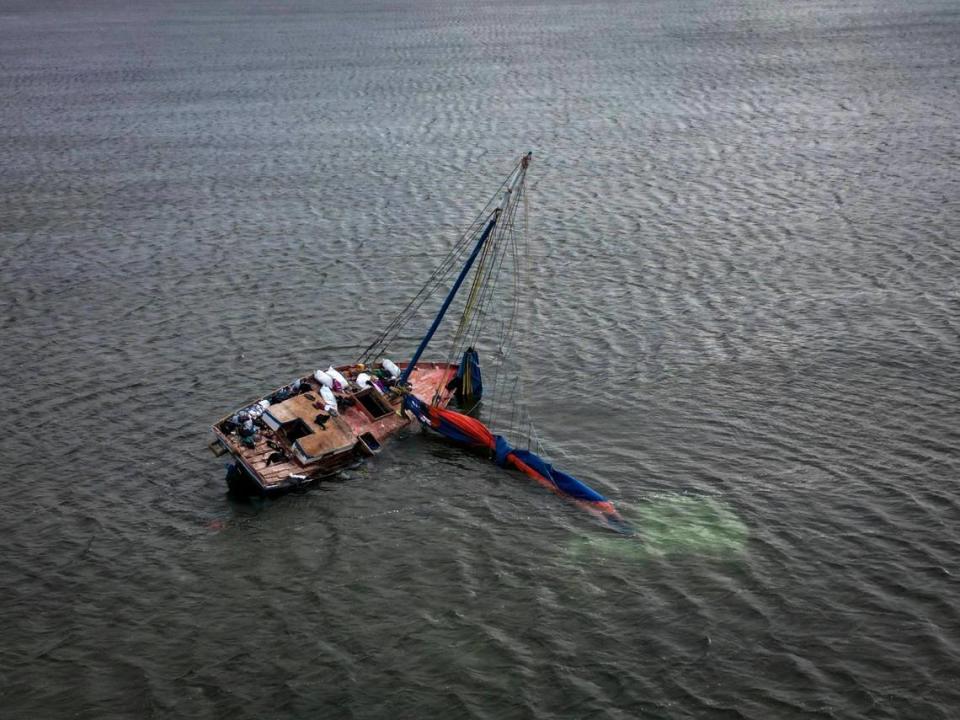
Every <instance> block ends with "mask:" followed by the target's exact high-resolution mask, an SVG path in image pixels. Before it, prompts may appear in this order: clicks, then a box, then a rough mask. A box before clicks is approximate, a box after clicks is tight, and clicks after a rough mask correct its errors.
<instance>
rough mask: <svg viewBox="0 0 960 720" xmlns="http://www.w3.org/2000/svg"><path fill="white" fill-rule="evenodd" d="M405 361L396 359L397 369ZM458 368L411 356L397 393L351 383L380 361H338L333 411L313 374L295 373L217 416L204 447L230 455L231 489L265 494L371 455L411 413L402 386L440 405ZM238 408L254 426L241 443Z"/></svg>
mask: <svg viewBox="0 0 960 720" xmlns="http://www.w3.org/2000/svg"><path fill="white" fill-rule="evenodd" d="M406 367H407V364H406V363H402V364H400V368H401V369H403V370H405V369H406ZM458 367H459V366H458V365H457V364H451V363H435V362H421V363H417V366H416V367H415V368H414V369H413V370H412V372H411V373H410V376H409V380H408V383H409V386H408V387H406V388H405V392H404V393H401V392H391V391H389V390H388V391H387V392H382V391H381V390H380V389H379V388H378V387H377V386H376V385H371V384H368V385H367V386H366V387H360V386H359V385H358V384H357V378H358V377H359V376H360V375H361V373H367V374H370V373H371V371H376V370H383V366H382V364H376V365H374V366H365V365H357V364H354V365H342V366H340V367H338V368H336V369H337V370H338V371H339V372H340V373H341V374H342V375H343V376H344V377H345V378H346V379H347V381H348V385H347V387H343V388H340V389H338V390H335V391H334V396H335V397H336V400H337V406H338V410H337V414H330V413H327V412H325V411H324V409H323V408H324V406H325V403H324V401H323V399H322V396H321V383H320V381H319V380H317V379H316V378H315V377H314V376H313V375H307V376H305V377H301V378H298V379H297V380H295V381H294V382H292V383H290V385H286V386H284V387H281V388H277V389H276V390H274V391H273V392H271V393H269V394H268V395H266V396H264V397H262V398H257V399H256V400H254V401H251V402H249V403H247V404H246V405H244V406H243V407H241V408H238V409H237V410H236V411H234V412H232V413H230V414H229V415H227V416H226V417H223V418H221V419H220V420H219V421H218V422H217V423H216V424H215V425H214V426H213V434H214V436H215V438H216V439H215V440H214V441H213V443H211V450H213V452H214V453H215V454H217V455H223V454H225V453H230V455H232V456H233V459H234V465H233V467H232V468H231V469H230V471H229V472H228V474H227V482H228V484H229V485H230V488H231V489H232V490H234V491H235V492H238V493H243V494H250V493H257V494H271V493H278V492H283V491H286V490H290V489H293V488H297V487H300V486H303V485H306V484H308V483H312V482H315V481H317V480H320V479H321V478H324V477H329V476H331V475H333V474H335V473H337V472H338V471H340V470H343V469H344V468H347V467H350V466H352V465H354V464H356V463H357V462H358V461H361V460H363V458H365V457H368V456H371V455H376V454H377V453H379V452H380V450H381V448H382V447H383V445H384V443H385V442H386V441H387V440H388V439H389V438H391V437H392V436H394V435H396V434H397V433H399V432H400V431H401V430H403V429H404V428H406V427H407V426H408V425H410V423H411V422H413V420H411V419H410V418H409V417H408V416H407V415H406V414H405V413H403V409H402V405H403V398H404V394H405V393H410V394H412V395H414V396H415V397H417V398H419V399H420V400H422V401H423V402H425V403H428V404H433V405H434V406H435V407H446V406H447V405H448V404H449V403H450V400H451V398H453V397H454V394H455V392H454V389H453V388H452V387H451V382H452V381H453V380H455V378H456V375H457V369H458ZM293 388H296V389H295V390H294V389H293ZM278 398H282V399H279V401H276V400H277V399H278ZM244 414H246V415H248V416H255V417H254V418H253V422H254V423H255V428H256V429H255V433H254V434H253V435H252V436H250V438H249V439H248V440H247V442H244V438H243V437H242V436H241V427H240V422H238V417H240V416H243V415H244Z"/></svg>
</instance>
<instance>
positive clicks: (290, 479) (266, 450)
mask: <svg viewBox="0 0 960 720" xmlns="http://www.w3.org/2000/svg"><path fill="white" fill-rule="evenodd" d="M530 157H531V154H530V153H527V154H526V155H524V156H523V157H522V158H521V159H520V161H519V162H518V163H517V165H516V166H515V167H514V169H513V171H511V173H510V175H509V176H508V177H507V179H506V180H505V181H504V183H503V184H502V185H501V186H500V189H499V190H498V191H497V192H496V193H495V194H494V197H493V198H492V199H491V200H490V201H488V203H487V206H486V207H485V208H484V210H483V211H482V212H481V213H480V215H478V216H477V219H475V220H474V222H473V223H471V225H470V226H469V228H468V230H467V231H466V232H465V233H464V234H463V236H462V237H461V238H460V239H459V240H458V242H457V243H456V244H455V245H454V247H453V248H452V250H451V251H450V252H449V253H448V254H447V256H446V257H445V258H444V259H443V260H442V262H441V263H440V265H439V266H438V268H437V269H436V270H435V271H434V272H433V274H432V275H431V276H430V278H429V279H428V280H427V284H426V285H425V286H424V288H422V289H421V291H420V292H419V293H418V294H417V296H416V297H414V299H413V300H412V301H411V302H410V303H409V304H408V305H407V306H406V307H405V308H403V309H402V310H401V311H400V313H399V314H398V315H397V317H396V318H394V319H393V321H392V322H391V323H390V324H389V325H388V326H387V328H386V329H385V330H384V331H383V332H381V333H380V335H379V336H378V337H377V338H376V339H375V340H374V341H373V342H372V343H371V344H370V345H369V346H368V347H367V348H366V350H365V351H364V352H363V353H362V354H361V356H360V358H358V360H357V362H355V363H353V364H350V365H341V366H339V367H338V368H335V370H336V371H337V372H339V373H340V374H341V375H342V378H341V380H342V382H341V381H340V380H335V381H334V382H333V383H332V384H331V382H329V378H327V377H325V376H324V374H323V372H321V371H317V372H316V373H315V374H314V375H307V376H304V377H300V378H297V380H295V381H294V382H292V383H291V384H290V385H287V386H284V387H282V388H278V389H277V390H274V391H273V392H272V393H270V394H269V395H266V396H264V397H262V398H258V399H257V400H254V401H251V402H249V403H247V404H246V405H244V406H243V407H241V408H240V409H238V410H236V411H234V412H232V413H230V414H229V415H227V416H226V417H223V418H221V419H220V420H219V421H218V422H217V423H215V424H214V426H213V434H214V440H213V442H212V443H210V449H211V450H212V451H213V452H214V454H216V455H218V456H219V455H223V454H226V453H229V454H230V455H232V456H233V459H234V464H233V465H232V466H231V467H230V470H229V471H228V473H227V482H228V484H229V485H230V487H231V489H233V490H235V491H239V492H251V491H252V492H257V493H275V492H281V491H284V490H289V489H291V488H295V487H299V486H302V485H305V484H308V483H311V482H313V481H316V480H319V479H321V478H324V477H328V476H330V475H333V474H335V473H336V472H338V471H339V470H342V469H344V468H346V467H349V466H350V465H352V464H354V463H356V462H357V461H359V460H362V459H363V458H364V457H365V456H369V455H375V454H377V453H378V452H380V450H381V448H382V447H383V445H384V443H385V442H386V441H387V440H388V439H389V438H391V437H392V436H394V435H396V434H397V433H399V432H400V431H401V430H403V429H404V428H405V427H407V426H408V425H409V424H410V423H411V422H412V421H413V419H414V418H413V416H412V415H408V414H407V413H406V410H405V405H404V399H405V398H406V399H410V398H416V399H418V400H420V401H422V402H423V403H424V404H426V405H429V406H431V407H435V408H440V409H443V408H446V407H447V405H448V404H449V403H450V401H451V398H453V397H455V396H457V397H458V398H459V399H460V401H461V403H464V404H470V405H473V404H475V403H476V402H478V401H479V400H480V396H481V393H482V382H481V379H480V370H479V364H478V359H477V353H476V351H475V350H474V349H473V347H472V346H470V343H471V341H472V340H475V339H476V338H477V337H478V333H479V329H478V328H479V325H478V319H481V318H482V317H483V316H484V314H485V311H486V304H487V302H488V301H489V298H490V293H489V291H490V288H491V287H492V286H493V281H495V280H496V277H497V276H499V274H500V270H501V267H502V265H503V258H504V256H505V254H506V253H507V251H508V249H511V246H510V244H509V241H511V240H512V239H513V223H514V216H515V214H516V211H517V207H518V205H519V203H520V198H521V196H522V191H523V183H524V179H525V177H526V172H527V168H528V166H529V163H530ZM512 250H513V251H514V253H515V252H516V248H515V246H513V247H512ZM474 266H475V271H474V273H473V279H472V281H471V285H470V291H469V294H468V297H467V299H466V301H465V303H464V307H463V310H462V314H461V317H460V323H459V325H458V327H457V330H456V334H455V336H454V341H453V349H452V351H451V355H450V357H451V358H455V357H457V356H459V355H461V354H462V358H463V359H462V360H461V361H460V362H459V363H454V362H420V356H421V355H422V354H423V352H424V350H425V349H426V348H427V345H428V344H429V343H430V340H431V339H432V338H433V336H434V334H435V333H436V331H437V328H438V327H439V326H440V323H441V321H442V320H443V318H444V315H445V314H446V313H447V310H448V309H449V308H450V305H451V303H452V302H453V299H454V297H455V296H456V295H457V292H458V291H459V289H460V287H461V285H463V283H464V281H465V280H466V278H467V276H468V275H469V273H470V271H471V268H474ZM458 270H459V272H457V271H458ZM454 273H457V274H456V278H455V280H454V281H453V284H452V286H451V287H450V290H449V292H448V293H447V295H446V297H445V299H444V301H443V304H442V305H441V307H440V310H439V312H438V313H437V315H436V317H435V318H434V320H433V323H432V324H431V326H430V328H429V329H428V330H427V333H426V335H425V336H424V337H423V339H422V340H421V341H420V344H419V346H418V347H417V349H416V351H415V352H414V353H413V356H412V357H411V359H410V361H409V362H406V363H401V364H400V365H395V364H393V363H392V362H391V363H389V366H388V367H385V365H388V364H387V363H386V361H385V360H384V359H383V357H384V353H385V351H386V349H387V347H389V346H391V344H392V343H396V342H397V337H398V334H399V332H400V329H401V328H402V327H403V326H404V325H405V324H406V323H407V322H408V321H410V320H411V318H412V317H413V314H414V313H415V312H416V310H417V309H418V308H419V307H420V306H421V305H423V303H424V302H425V301H426V300H427V299H429V297H430V296H431V294H433V293H434V292H436V291H437V290H438V289H439V288H440V287H441V286H442V284H443V282H444V281H445V280H446V279H447V278H452V277H453V275H454ZM411 308H412V311H411ZM371 373H375V374H379V375H380V376H381V377H380V378H379V379H378V380H374V381H372V382H371V380H370V377H369V376H370V374H371ZM458 378H459V382H457V380H458ZM324 394H325V395H326V397H324Z"/></svg>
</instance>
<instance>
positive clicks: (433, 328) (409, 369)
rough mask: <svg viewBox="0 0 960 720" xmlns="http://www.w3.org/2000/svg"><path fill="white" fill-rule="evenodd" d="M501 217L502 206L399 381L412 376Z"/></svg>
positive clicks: (495, 213) (478, 241)
mask: <svg viewBox="0 0 960 720" xmlns="http://www.w3.org/2000/svg"><path fill="white" fill-rule="evenodd" d="M499 218H500V208H497V209H496V210H494V211H493V217H491V218H490V222H489V223H487V227H486V228H484V231H483V234H482V235H481V236H480V239H479V240H477V244H476V245H475V246H474V248H473V252H472V253H470V257H469V258H467V263H466V265H464V266H463V269H462V270H461V271H460V276H459V277H458V278H457V281H456V282H455V283H454V284H453V287H452V288H450V293H449V294H448V295H447V299H446V300H444V301H443V305H442V306H441V307H440V312H439V313H437V317H436V318H434V320H433V325H431V326H430V329H429V330H427V334H426V335H425V336H424V338H423V340H421V341H420V347H418V348H417V351H416V352H415V353H414V354H413V358H412V359H411V360H410V362H409V363H407V367H405V368H404V370H403V373H402V374H401V375H400V379H399V380H398V383H399V384H400V385H404V384H406V382H407V379H408V378H409V377H410V373H412V372H413V368H414V367H415V366H416V364H417V360H419V359H420V356H421V355H422V354H423V351H424V350H425V349H426V347H427V343H429V342H430V339H431V338H432V337H433V334H434V333H435V332H436V331H437V328H438V327H440V321H441V320H443V316H444V315H445V314H446V312H447V308H449V307H450V303H451V302H453V297H454V295H456V294H457V290H459V289H460V286H461V285H463V280H464V278H466V277H467V273H468V272H470V267H471V266H472V265H473V261H474V260H476V259H477V255H479V254H480V248H482V247H483V244H484V243H485V242H486V241H487V238H488V237H490V233H491V232H493V228H494V226H495V225H496V224H497V220H498V219H499Z"/></svg>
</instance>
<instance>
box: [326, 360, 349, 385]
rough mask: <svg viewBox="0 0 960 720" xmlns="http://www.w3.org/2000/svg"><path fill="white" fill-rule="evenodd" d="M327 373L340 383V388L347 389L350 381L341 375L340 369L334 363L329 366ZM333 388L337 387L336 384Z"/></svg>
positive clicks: (335, 381)
mask: <svg viewBox="0 0 960 720" xmlns="http://www.w3.org/2000/svg"><path fill="white" fill-rule="evenodd" d="M327 375H329V376H330V377H332V378H333V381H334V383H340V390H346V389H347V388H348V387H349V386H350V383H348V382H347V379H346V378H345V377H344V376H343V375H341V374H340V371H339V370H337V369H336V368H335V367H334V366H333V365H331V366H330V367H328V368H327ZM333 389H334V390H336V389H337V386H336V385H335V384H334V386H333Z"/></svg>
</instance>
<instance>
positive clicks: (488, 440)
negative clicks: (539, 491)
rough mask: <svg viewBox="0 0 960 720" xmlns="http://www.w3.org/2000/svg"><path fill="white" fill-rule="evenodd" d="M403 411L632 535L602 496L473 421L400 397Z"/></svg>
mask: <svg viewBox="0 0 960 720" xmlns="http://www.w3.org/2000/svg"><path fill="white" fill-rule="evenodd" d="M403 407H404V409H406V410H409V411H410V412H411V413H413V415H414V416H415V417H416V418H417V420H419V421H420V424H421V425H423V426H424V427H428V428H430V429H431V430H433V431H435V432H437V433H438V434H440V435H442V436H443V437H445V438H447V439H449V440H453V441H454V442H456V443H459V444H461V445H466V446H468V447H472V448H477V449H481V450H488V451H490V453H491V457H492V459H493V461H494V462H495V463H496V464H497V465H499V466H500V467H511V468H514V469H516V470H519V471H520V472H522V473H523V474H524V475H527V476H528V477H530V478H532V479H534V480H536V481H537V482H538V483H539V484H540V485H542V486H543V487H545V488H547V489H548V490H551V491H553V492H555V493H556V494H558V495H562V496H564V497H567V498H570V499H571V500H572V501H573V502H574V503H576V504H577V505H578V506H579V507H581V508H583V509H584V510H586V511H588V512H589V513H591V514H592V515H594V516H595V517H597V518H599V519H600V520H602V521H603V522H605V523H606V524H607V525H609V526H610V527H612V528H614V529H615V530H618V531H620V532H625V533H630V532H632V530H631V528H630V526H629V525H628V524H627V523H626V522H625V521H624V519H623V518H622V517H621V516H620V513H618V512H617V509H616V508H615V507H614V506H613V503H612V502H610V501H609V500H607V498H605V497H604V496H603V495H601V494H600V493H598V492H597V491H596V490H594V489H593V488H591V487H590V486H589V485H587V484H586V483H584V482H582V481H581V480H578V479H577V478H575V477H573V476H572V475H568V474H567V473H565V472H561V471H560V470H557V469H556V468H554V467H553V466H552V465H551V464H550V463H548V462H547V461H546V460H544V459H543V458H542V457H540V456H539V455H537V454H536V453H534V452H530V451H529V450H522V449H520V448H514V447H511V446H510V444H509V443H508V442H507V441H506V439H505V438H504V437H503V436H502V435H494V434H493V433H492V432H491V431H490V428H488V427H487V426H486V425H484V424H483V423H482V422H480V421H479V420H477V419H476V418H472V417H470V416H469V415H464V414H463V413H458V412H456V411H454V410H450V409H448V408H441V407H433V406H431V405H428V404H426V403H424V402H422V401H421V400H419V399H418V398H417V397H416V396H414V395H406V396H405V397H404V401H403Z"/></svg>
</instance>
